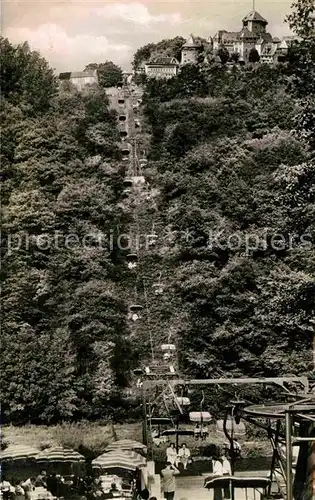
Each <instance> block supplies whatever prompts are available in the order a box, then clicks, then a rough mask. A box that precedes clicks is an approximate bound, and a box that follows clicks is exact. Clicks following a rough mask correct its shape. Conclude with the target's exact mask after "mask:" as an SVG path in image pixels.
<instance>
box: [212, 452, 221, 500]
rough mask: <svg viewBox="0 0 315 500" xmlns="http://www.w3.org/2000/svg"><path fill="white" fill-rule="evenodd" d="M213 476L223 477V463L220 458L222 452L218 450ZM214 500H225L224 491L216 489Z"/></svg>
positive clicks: (213, 463) (213, 459)
mask: <svg viewBox="0 0 315 500" xmlns="http://www.w3.org/2000/svg"><path fill="white" fill-rule="evenodd" d="M212 470H213V472H212V474H213V476H214V477H220V476H223V463H222V460H221V457H220V450H219V449H218V448H217V450H216V451H215V453H214V455H213V458H212ZM213 500H223V495H222V489H221V488H214V490H213Z"/></svg>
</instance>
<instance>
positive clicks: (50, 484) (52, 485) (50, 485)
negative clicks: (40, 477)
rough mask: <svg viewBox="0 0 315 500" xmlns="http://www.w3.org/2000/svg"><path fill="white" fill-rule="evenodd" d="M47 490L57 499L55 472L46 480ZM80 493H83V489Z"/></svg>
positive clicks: (57, 486)
mask: <svg viewBox="0 0 315 500" xmlns="http://www.w3.org/2000/svg"><path fill="white" fill-rule="evenodd" d="M83 484H84V482H83ZM47 489H48V491H50V493H51V494H52V495H53V496H54V497H57V496H58V493H59V485H58V479H57V475H56V472H52V473H51V475H50V476H48V478H47ZM82 491H85V488H84V490H83V488H82Z"/></svg>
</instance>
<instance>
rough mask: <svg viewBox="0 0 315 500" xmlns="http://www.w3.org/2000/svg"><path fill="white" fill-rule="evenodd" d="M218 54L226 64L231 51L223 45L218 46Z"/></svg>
mask: <svg viewBox="0 0 315 500" xmlns="http://www.w3.org/2000/svg"><path fill="white" fill-rule="evenodd" d="M217 56H219V57H220V59H221V62H222V64H226V63H227V62H228V60H229V58H230V54H229V51H228V50H227V48H226V47H224V46H223V45H221V46H220V47H219V48H218V50H217Z"/></svg>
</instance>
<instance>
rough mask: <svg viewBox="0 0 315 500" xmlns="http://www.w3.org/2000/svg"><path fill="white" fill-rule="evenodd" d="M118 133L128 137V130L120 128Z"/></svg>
mask: <svg viewBox="0 0 315 500" xmlns="http://www.w3.org/2000/svg"><path fill="white" fill-rule="evenodd" d="M119 135H120V137H128V132H127V130H121V131H120V132H119Z"/></svg>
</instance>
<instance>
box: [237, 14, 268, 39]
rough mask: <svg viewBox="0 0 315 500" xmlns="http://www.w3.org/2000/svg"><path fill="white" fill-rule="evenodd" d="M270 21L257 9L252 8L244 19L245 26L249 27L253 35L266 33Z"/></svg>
mask: <svg viewBox="0 0 315 500" xmlns="http://www.w3.org/2000/svg"><path fill="white" fill-rule="evenodd" d="M267 24H268V21H266V19H264V18H263V17H262V16H261V15H260V14H259V13H258V12H257V11H256V10H252V11H251V12H250V13H249V14H247V16H245V17H244V19H243V28H247V29H248V31H250V32H251V33H253V35H257V36H258V35H262V34H263V33H266V26H267Z"/></svg>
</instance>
